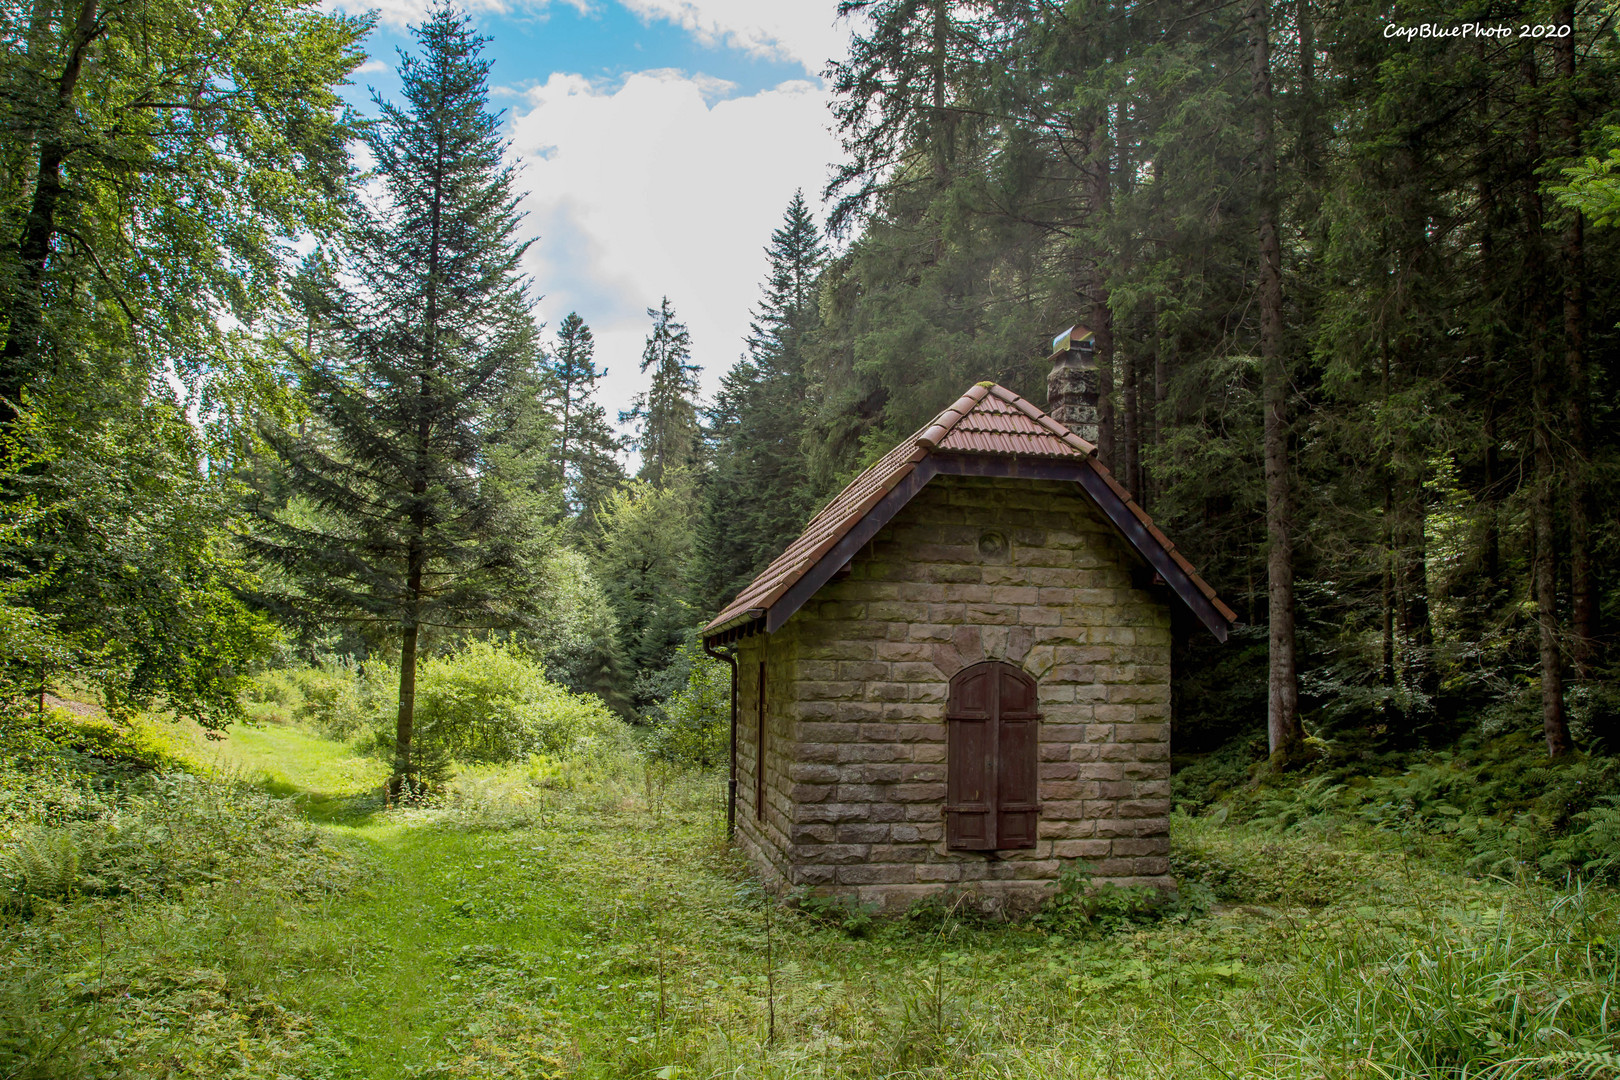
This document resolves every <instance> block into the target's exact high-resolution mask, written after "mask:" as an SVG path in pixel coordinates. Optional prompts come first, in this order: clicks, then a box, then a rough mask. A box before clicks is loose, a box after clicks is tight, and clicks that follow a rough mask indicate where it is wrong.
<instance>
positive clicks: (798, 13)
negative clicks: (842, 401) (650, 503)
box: [328, 0, 849, 417]
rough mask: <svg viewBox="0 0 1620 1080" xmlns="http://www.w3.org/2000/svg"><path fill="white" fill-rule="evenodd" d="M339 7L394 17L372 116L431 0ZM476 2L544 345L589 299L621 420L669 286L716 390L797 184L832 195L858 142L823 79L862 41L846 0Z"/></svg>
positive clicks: (604, 398)
mask: <svg viewBox="0 0 1620 1080" xmlns="http://www.w3.org/2000/svg"><path fill="white" fill-rule="evenodd" d="M328 2H329V3H333V6H335V7H338V8H341V9H344V10H348V11H352V12H356V13H358V12H361V11H365V10H368V9H375V10H377V11H378V13H379V21H378V25H377V29H376V30H375V31H374V32H373V33H372V35H371V37H370V39H369V40H368V52H369V53H370V58H369V59H368V61H367V63H366V64H365V65H363V66H362V67H361V68H360V71H359V73H358V74H357V75H356V76H355V78H354V82H355V84H356V85H354V86H353V87H351V88H350V92H349V97H350V99H351V100H352V101H353V102H354V103H355V104H356V105H357V106H359V107H361V108H362V110H363V111H365V112H366V113H367V114H374V113H375V106H373V105H372V104H371V99H372V95H373V93H376V94H379V95H381V96H382V97H383V98H385V99H393V100H398V97H399V79H398V76H397V74H396V72H395V67H396V65H397V64H398V50H399V49H402V48H403V49H405V50H407V51H411V52H414V51H415V47H414V41H413V39H412V38H411V36H410V32H409V26H410V25H411V24H412V23H414V22H416V21H419V20H420V18H421V16H422V13H423V11H424V10H425V9H426V6H427V5H426V0H328ZM462 3H463V5H464V8H465V10H467V12H468V13H469V14H470V15H471V16H472V18H473V21H474V23H475V25H476V26H477V28H478V31H479V32H480V33H481V34H483V35H484V36H486V37H488V38H489V39H490V41H489V42H488V44H487V45H486V47H485V48H486V52H485V55H486V56H487V57H488V58H489V59H490V60H492V61H493V67H492V70H491V72H490V80H489V81H490V88H491V105H492V107H494V108H496V109H503V110H505V113H506V117H505V119H506V125H507V134H508V137H509V138H510V140H511V144H512V150H511V153H512V155H513V157H514V158H515V159H516V160H517V161H518V162H519V167H520V173H519V179H518V188H519V190H521V191H523V192H524V193H525V194H524V198H523V202H522V208H523V210H524V212H525V217H524V222H523V226H522V231H523V234H524V236H525V238H532V239H534V241H535V242H534V243H533V244H532V245H531V246H530V248H529V253H528V256H527V259H526V266H525V269H526V270H527V272H528V273H529V275H530V276H531V277H532V278H533V283H534V292H535V293H536V294H537V295H539V296H540V300H539V303H538V305H537V308H538V313H539V316H540V317H541V318H542V319H543V320H544V321H545V323H546V330H545V332H544V336H545V338H546V340H548V341H550V340H553V336H554V333H555V330H556V327H557V325H558V323H560V322H561V321H562V318H563V316H565V315H567V314H568V313H569V312H570V311H577V312H579V314H580V316H581V317H582V318H583V319H584V320H585V321H586V322H587V323H588V324H589V325H590V327H591V329H592V332H593V333H594V334H595V336H596V361H597V365H598V366H599V367H601V366H605V367H606V368H607V369H608V375H607V377H606V378H605V379H604V380H603V381H602V383H601V384H600V385H599V391H598V399H599V400H600V401H601V403H602V405H603V406H604V407H605V408H606V409H607V411H608V415H609V416H610V417H616V416H617V414H618V412H619V410H622V409H627V408H629V407H630V403H631V399H632V398H634V396H635V395H636V394H637V393H639V392H640V390H641V389H642V386H643V382H644V378H643V376H642V375H641V373H640V371H639V366H640V361H641V351H642V347H643V345H644V343H645V341H646V336H647V332H648V329H649V326H650V320H649V319H648V317H647V311H646V309H647V308H649V307H657V306H658V303H659V300H660V298H661V297H663V296H665V295H667V296H668V297H669V299H670V302H671V304H672V305H673V306H674V309H675V312H676V315H677V317H678V318H679V319H680V320H681V321H683V322H685V323H686V324H687V327H688V328H689V329H690V331H691V335H692V355H693V360H694V362H696V363H698V364H700V365H701V366H702V368H703V372H702V382H703V388H704V393H705V395H706V396H712V395H713V393H714V391H715V390H716V389H717V388H718V385H719V380H720V375H721V374H722V373H723V372H724V371H725V370H726V369H727V368H729V367H730V366H731V365H732V364H733V363H735V362H736V360H737V358H738V356H739V355H740V354H741V352H742V350H743V338H744V335H745V334H746V333H747V331H748V321H749V311H750V309H751V308H752V307H753V306H754V305H755V304H756V303H757V301H758V298H759V288H760V282H761V281H762V280H763V277H764V274H765V268H766V259H765V254H764V249H765V245H766V244H768V243H769V241H770V233H771V230H772V229H774V228H776V227H777V226H778V225H779V224H780V223H781V220H782V213H783V211H784V210H785V209H786V207H787V204H788V200H789V199H791V198H792V196H793V193H794V191H795V190H796V189H799V188H803V189H804V192H805V197H806V198H807V199H809V200H810V202H811V205H812V206H814V207H820V205H821V203H820V193H821V189H822V186H823V185H824V184H825V183H826V179H827V176H828V171H829V166H830V163H832V162H833V161H835V160H838V159H839V158H840V156H841V152H840V149H839V145H838V140H837V139H836V137H834V135H833V134H832V132H831V115H830V114H829V112H828V111H827V106H828V102H829V94H828V92H827V89H826V86H825V84H824V83H823V81H822V79H821V77H820V76H821V72H822V70H823V69H824V67H825V65H826V63H827V61H828V59H829V58H832V57H835V56H838V57H841V56H842V55H843V53H844V51H845V47H846V43H847V41H848V33H849V31H848V24H847V23H844V22H840V21H839V20H838V19H837V13H836V8H837V0H462ZM818 217H819V214H818Z"/></svg>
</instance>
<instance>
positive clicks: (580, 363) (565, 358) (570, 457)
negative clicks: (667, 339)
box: [546, 311, 623, 518]
mask: <svg viewBox="0 0 1620 1080" xmlns="http://www.w3.org/2000/svg"><path fill="white" fill-rule="evenodd" d="M546 370H547V373H548V374H549V375H550V377H551V382H552V395H551V396H552V404H553V408H554V411H555V412H556V414H557V441H556V447H555V449H554V451H553V455H552V461H553V470H554V472H555V473H556V475H557V476H558V478H559V480H560V481H561V483H562V487H563V504H564V507H565V509H566V510H567V512H568V514H569V515H570V516H572V517H576V518H577V517H579V516H581V515H585V514H592V515H594V512H595V511H596V510H597V509H598V508H600V506H601V504H602V500H603V499H604V498H605V497H606V495H607V492H608V491H609V490H611V489H612V488H613V487H615V486H617V485H618V484H619V483H620V482H622V480H623V470H622V469H620V468H619V466H618V456H617V454H618V449H619V439H618V437H617V436H616V435H614V433H613V431H612V429H611V428H610V427H608V424H607V418H606V415H605V413H604V412H603V410H602V407H601V406H600V405H598V404H596V402H595V401H594V400H593V395H594V394H595V393H596V382H597V380H598V379H600V378H601V377H602V376H603V375H606V374H607V369H606V368H602V369H598V368H597V366H596V339H595V337H594V336H593V335H592V334H591V328H590V326H589V325H587V324H586V322H585V320H584V319H582V318H580V316H579V313H578V312H577V311H571V312H569V313H568V317H567V318H565V319H563V321H562V323H561V324H559V325H558V327H557V344H556V346H555V348H554V350H553V352H552V354H551V358H550V362H549V363H548V364H547V365H546Z"/></svg>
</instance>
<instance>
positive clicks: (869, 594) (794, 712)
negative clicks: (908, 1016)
mask: <svg viewBox="0 0 1620 1080" xmlns="http://www.w3.org/2000/svg"><path fill="white" fill-rule="evenodd" d="M1135 565H1136V562H1135V557H1134V556H1133V555H1132V554H1131V553H1130V551H1129V549H1128V548H1127V546H1126V544H1125V542H1124V541H1123V540H1121V539H1120V538H1119V537H1118V536H1117V534H1116V533H1115V532H1114V531H1113V529H1112V527H1111V526H1110V525H1109V524H1108V523H1107V521H1106V519H1105V518H1104V517H1103V516H1102V513H1101V511H1099V510H1097V509H1096V507H1095V506H1094V505H1093V504H1092V503H1091V501H1090V500H1089V499H1088V498H1087V497H1086V496H1085V495H1084V494H1083V493H1081V492H1080V490H1079V489H1078V488H1077V487H1076V486H1074V485H1072V484H1066V483H1059V482H1051V481H1033V480H1007V479H980V478H970V477H945V476H941V477H936V478H935V479H934V480H932V481H931V482H930V483H929V484H928V485H927V487H925V488H924V489H923V490H922V492H920V493H919V494H918V495H917V497H916V498H914V499H913V500H912V501H911V503H910V504H909V505H907V506H906V507H905V508H904V509H903V510H901V511H900V513H899V514H898V515H896V517H895V518H894V520H893V521H891V522H890V523H889V525H888V526H887V527H886V528H884V529H883V530H882V531H881V532H880V533H879V534H878V535H877V537H876V538H875V539H874V540H873V542H872V543H871V544H869V545H867V547H866V548H865V549H863V550H862V552H861V554H860V555H859V556H857V557H856V558H855V559H854V560H853V562H852V564H851V568H850V572H849V574H848V576H846V577H844V578H842V579H841V580H835V581H833V582H830V583H829V584H828V585H826V586H824V587H823V588H822V589H821V591H820V592H819V593H818V594H817V595H816V596H815V597H814V598H812V599H811V601H810V602H809V603H808V604H806V605H805V606H804V607H803V608H802V609H801V610H800V611H799V612H798V613H796V614H795V615H794V616H793V618H791V619H790V620H789V621H788V623H787V624H786V625H785V626H783V627H782V629H780V630H779V631H777V632H776V633H775V634H772V635H770V636H769V637H768V638H767V637H754V638H748V639H745V640H744V641H743V642H741V643H740V644H741V646H742V648H741V649H740V663H741V664H742V668H741V674H740V678H739V683H740V700H739V722H738V729H739V730H738V759H739V760H738V774H739V782H738V808H737V818H738V823H739V829H738V838H739V842H740V843H741V844H742V846H743V848H744V850H746V851H747V852H748V853H749V854H750V856H751V857H752V858H753V859H754V860H755V862H756V863H758V864H759V865H760V867H761V869H762V870H765V871H766V872H767V874H768V876H770V877H771V878H772V879H773V880H774V881H775V882H776V883H779V884H786V885H789V886H809V887H815V888H817V889H818V890H821V891H833V892H839V893H845V894H851V895H855V896H858V897H859V898H860V899H861V900H862V901H878V902H881V903H884V904H885V905H888V906H898V905H902V904H905V903H907V902H909V901H911V900H913V899H916V898H918V897H920V896H922V895H925V894H927V893H929V892H935V891H939V890H942V889H945V888H947V887H951V886H960V887H967V888H972V889H974V890H976V891H978V892H980V893H982V894H985V895H986V896H987V897H989V898H993V899H1000V900H1003V901H1008V902H1019V901H1022V902H1027V901H1029V900H1031V899H1033V898H1035V897H1036V896H1038V895H1039V894H1040V893H1042V892H1043V891H1044V890H1046V889H1049V888H1050V887H1051V883H1052V882H1053V881H1054V880H1055V879H1056V877H1057V875H1058V871H1059V868H1060V865H1061V863H1060V861H1061V860H1066V859H1073V858H1081V859H1085V860H1086V861H1087V863H1088V864H1089V865H1090V866H1091V868H1092V870H1093V872H1094V873H1095V874H1096V875H1097V877H1098V879H1099V880H1103V881H1112V882H1115V883H1118V884H1122V885H1123V884H1151V885H1159V886H1165V885H1169V884H1171V879H1170V878H1169V876H1168V875H1169V860H1168V853H1169V836H1168V825H1169V821H1168V817H1169V810H1170V799H1169V796H1170V730H1169V709H1170V611H1169V607H1168V601H1167V599H1166V598H1164V597H1161V596H1156V595H1153V594H1151V593H1149V592H1147V591H1144V590H1142V589H1139V588H1135V587H1133V586H1132V584H1131V576H1132V575H1131V572H1132V568H1133V566H1135ZM762 656H763V657H765V659H766V663H767V673H768V674H767V692H766V699H767V713H768V725H769V729H768V730H769V735H768V737H767V741H766V748H767V762H766V776H767V781H768V783H767V790H768V796H767V805H766V813H765V820H764V821H763V822H762V823H761V822H756V821H755V820H754V816H753V805H754V800H753V792H754V780H753V776H754V764H753V763H754V760H755V749H754V747H755V742H754V739H755V731H756V728H755V723H756V720H755V716H756V714H755V711H754V710H755V707H756V701H757V698H756V697H755V693H756V690H755V688H756V686H757V678H758V669H757V665H758V663H759V660H760V658H761V657H762ZM983 659H994V660H1005V661H1007V662H1009V663H1012V664H1016V665H1019V666H1021V667H1022V668H1023V669H1024V670H1025V671H1028V672H1029V673H1030V674H1031V675H1033V676H1034V677H1035V678H1036V680H1037V683H1038V685H1039V688H1040V703H1041V714H1042V722H1041V735H1040V744H1041V745H1040V750H1041V755H1040V756H1041V765H1040V792H1041V822H1040V832H1039V842H1038V845H1037V846H1036V847H1035V848H1033V849H1030V850H1024V851H1007V852H1001V853H984V852H963V851H950V850H947V849H946V847H945V842H944V817H943V806H944V799H945V752H946V747H945V724H944V711H945V699H946V693H947V684H948V681H949V679H950V677H951V676H952V675H954V674H955V673H956V672H957V671H959V670H960V669H961V668H962V667H964V666H967V665H969V664H972V663H976V662H978V661H980V660H983Z"/></svg>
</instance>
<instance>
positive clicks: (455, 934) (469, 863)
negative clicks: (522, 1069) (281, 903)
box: [221, 727, 577, 1078]
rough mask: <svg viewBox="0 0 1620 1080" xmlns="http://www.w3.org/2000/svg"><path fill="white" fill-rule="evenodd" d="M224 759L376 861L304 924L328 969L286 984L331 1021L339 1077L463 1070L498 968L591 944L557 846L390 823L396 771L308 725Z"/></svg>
mask: <svg viewBox="0 0 1620 1080" xmlns="http://www.w3.org/2000/svg"><path fill="white" fill-rule="evenodd" d="M221 756H222V757H223V758H224V759H225V761H226V762H228V763H229V764H231V765H233V766H236V767H238V768H240V769H241V770H242V771H243V772H244V773H246V774H248V775H261V776H263V777H264V781H263V783H264V786H266V787H267V788H269V789H270V790H271V791H273V792H274V793H276V794H278V795H282V796H286V797H289V798H293V799H295V800H296V801H297V804H298V805H299V806H300V808H301V809H302V810H303V812H304V813H305V814H306V816H307V817H308V818H309V819H310V820H311V821H312V822H315V823H317V824H319V825H320V826H321V827H322V828H323V829H324V830H325V831H326V832H327V833H328V834H329V835H330V836H332V838H333V839H334V840H335V841H336V842H338V843H339V844H340V845H342V846H344V847H347V848H348V849H350V850H351V851H353V852H354V853H355V854H356V855H357V856H358V857H359V858H360V859H361V860H362V862H363V864H364V867H365V870H364V873H363V877H362V880H363V882H364V883H363V884H362V885H361V886H360V887H359V888H358V889H357V890H355V891H354V892H353V893H352V894H351V895H350V896H348V897H346V898H345V900H344V902H341V903H335V904H330V905H326V906H324V907H322V908H321V909H319V910H317V911H312V912H311V913H310V917H308V918H306V919H304V920H303V921H302V923H301V925H300V926H299V927H298V928H297V932H298V935H299V937H300V939H301V941H300V946H301V948H302V950H303V951H305V952H307V953H308V954H309V955H310V956H311V957H312V958H319V960H320V961H321V962H320V963H319V964H317V965H315V966H314V967H312V968H309V969H301V970H300V971H299V972H298V974H297V978H295V979H293V980H290V981H289V982H288V983H287V984H286V985H284V986H283V987H281V990H282V996H284V997H285V998H287V999H289V1003H296V1005H297V1006H299V1007H300V1008H301V1010H302V1011H305V1012H307V1013H309V1014H311V1015H314V1016H318V1017H320V1018H321V1020H322V1022H323V1024H324V1026H325V1027H326V1028H327V1031H326V1035H327V1041H328V1043H329V1045H330V1046H331V1049H332V1050H334V1051H335V1054H334V1056H335V1058H336V1061H334V1063H333V1064H334V1066H335V1071H336V1072H337V1074H338V1075H343V1076H353V1077H378V1078H382V1077H394V1076H415V1075H423V1070H424V1069H426V1070H428V1072H429V1073H446V1074H453V1073H455V1072H457V1071H459V1070H458V1066H459V1065H460V1064H461V1063H463V1062H464V1061H465V1060H466V1059H467V1058H468V1057H469V1054H470V1055H471V1056H472V1057H474V1058H476V1057H477V1056H478V1053H477V1051H478V1048H477V1047H476V1046H473V1045H472V1044H473V1043H474V1042H476V1041H477V1040H478V1039H479V1038H480V1037H481V1036H482V1035H483V1034H484V1033H485V1026H486V1025H485V1024H483V1023H480V1021H479V1020H478V1019H477V1018H479V1017H481V1016H484V1015H485V1014H486V1012H487V1007H488V1005H489V1004H490V1002H489V1000H488V999H489V997H490V995H491V991H492V989H498V988H497V987H496V986H494V985H492V984H497V983H499V982H500V979H499V971H497V970H496V969H504V970H518V971H522V972H530V971H539V970H541V969H543V968H548V967H550V966H551V959H552V958H553V957H555V956H556V955H558V954H559V953H560V952H564V951H566V950H567V947H568V946H569V945H570V944H571V943H573V942H574V940H575V938H576V937H577V931H576V930H575V929H574V928H572V927H571V926H570V925H569V918H568V908H569V904H568V902H567V900H566V899H565V897H564V896H562V895H560V894H559V892H558V891H557V890H556V889H555V888H553V887H550V886H551V885H552V884H553V883H552V882H551V881H550V880H548V879H549V878H551V877H552V876H553V874H554V871H553V869H552V867H551V866H550V865H549V863H548V861H547V858H546V854H545V845H544V844H543V843H537V842H535V841H534V840H532V839H526V840H519V839H517V838H514V837H513V836H511V835H510V834H505V833H496V832H488V831H482V830H457V829H446V828H435V827H432V826H433V823H432V822H431V821H429V820H427V819H426V818H424V817H421V816H415V817H413V816H411V815H408V814H400V813H393V814H385V813H382V812H380V811H381V810H382V807H381V806H380V804H379V801H378V799H377V796H376V794H375V792H376V790H377V788H378V786H379V785H380V783H381V781H382V780H383V779H384V778H385V777H386V775H387V768H386V766H385V765H384V764H383V763H381V762H378V761H377V760H375V759H370V758H360V757H355V756H353V755H352V754H350V753H349V752H348V750H347V748H346V747H343V746H341V745H340V744H337V743H334V742H331V741H329V740H326V739H323V738H319V737H317V736H314V735H310V734H307V733H305V732H302V731H299V730H296V729H292V728H274V727H265V728H257V729H253V728H243V729H238V730H237V731H236V732H233V733H232V735H231V737H230V739H229V740H228V742H226V743H225V744H224V745H223V746H222V747H221ZM527 1056H528V1058H529V1059H530V1060H528V1061H527V1062H524V1064H525V1065H528V1066H535V1065H540V1066H544V1065H546V1064H549V1062H546V1061H542V1060H539V1059H538V1058H539V1057H540V1056H549V1057H552V1058H555V1055H539V1056H537V1055H534V1054H530V1055H527ZM558 1063H560V1061H559V1062H558ZM509 1064H513V1065H516V1064H518V1062H517V1061H516V1060H515V1059H514V1060H513V1061H511V1062H509Z"/></svg>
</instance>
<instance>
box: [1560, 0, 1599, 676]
mask: <svg viewBox="0 0 1620 1080" xmlns="http://www.w3.org/2000/svg"><path fill="white" fill-rule="evenodd" d="M1553 21H1554V22H1555V23H1558V24H1560V25H1566V26H1570V27H1571V28H1572V30H1571V33H1570V36H1569V37H1563V38H1555V39H1553V41H1552V47H1553V57H1554V64H1555V65H1556V67H1557V70H1558V75H1559V83H1560V86H1559V90H1560V91H1561V93H1560V95H1559V96H1560V100H1559V108H1558V117H1559V121H1558V126H1559V134H1560V136H1561V137H1562V140H1563V143H1564V145H1563V152H1564V154H1565V156H1567V157H1569V158H1570V159H1571V160H1579V158H1580V156H1581V133H1580V117H1579V115H1578V114H1577V110H1578V107H1579V103H1578V102H1577V100H1576V97H1575V56H1576V52H1575V35H1574V32H1573V27H1574V24H1575V7H1574V5H1573V4H1571V3H1568V2H1567V0H1566V2H1565V3H1562V4H1560V5H1559V7H1558V12H1557V14H1556V15H1555V16H1554V18H1553ZM1582 226H1583V222H1582V220H1581V214H1580V212H1579V211H1571V212H1570V217H1569V223H1568V224H1567V225H1566V226H1565V227H1564V237H1563V262H1564V266H1563V270H1564V367H1565V388H1564V392H1565V397H1564V419H1565V427H1566V432H1565V438H1566V440H1567V445H1568V447H1569V464H1568V475H1567V484H1568V490H1569V589H1570V619H1569V621H1570V631H1571V637H1572V638H1573V640H1572V641H1571V653H1572V659H1573V660H1574V663H1575V676H1576V678H1579V679H1586V678H1590V677H1591V675H1592V667H1593V664H1594V662H1595V660H1596V656H1597V639H1598V611H1599V607H1598V587H1597V573H1596V570H1595V569H1594V567H1593V565H1592V492H1591V482H1590V479H1589V477H1590V473H1591V460H1592V434H1591V429H1590V427H1589V423H1588V420H1587V414H1588V411H1589V401H1588V398H1589V396H1590V381H1589V379H1588V377H1587V372H1586V260H1585V252H1584V236H1583V229H1582Z"/></svg>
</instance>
